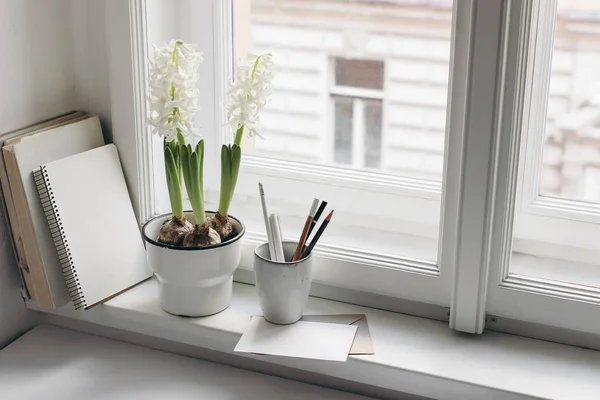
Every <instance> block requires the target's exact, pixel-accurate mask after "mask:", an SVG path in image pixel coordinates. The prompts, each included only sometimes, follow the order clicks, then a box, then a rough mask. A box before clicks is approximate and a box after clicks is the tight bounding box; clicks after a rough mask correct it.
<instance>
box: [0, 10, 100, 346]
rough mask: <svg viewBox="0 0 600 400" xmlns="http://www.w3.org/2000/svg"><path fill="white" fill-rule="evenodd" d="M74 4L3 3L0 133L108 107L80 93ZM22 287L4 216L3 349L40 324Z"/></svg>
mask: <svg viewBox="0 0 600 400" xmlns="http://www.w3.org/2000/svg"><path fill="white" fill-rule="evenodd" d="M75 3H78V1H75V0H44V1H37V0H2V1H0V54H2V57H1V61H0V90H1V93H2V96H1V97H0V133H3V132H7V131H10V130H14V129H18V128H20V127H23V126H26V125H29V124H32V123H35V122H37V121H40V120H43V119H45V118H49V117H52V116H54V115H57V114H60V113H64V112H67V111H70V110H72V109H75V108H80V107H81V108H85V109H92V108H94V107H97V108H102V107H103V105H102V104H100V105H97V104H91V103H90V102H89V101H88V100H87V98H86V96H83V95H82V94H81V93H85V92H82V90H81V82H82V81H84V80H85V77H84V76H82V75H81V74H82V73H86V74H87V72H86V71H87V70H85V71H83V72H82V70H79V75H76V74H75V72H76V67H75V66H76V62H75V61H76V59H78V60H81V59H82V56H81V55H78V56H77V57H76V52H78V51H79V52H80V51H81V49H82V48H83V47H82V46H79V47H77V46H76V45H75V43H74V40H73V37H74V36H76V34H77V32H78V31H77V26H76V25H75V24H74V21H77V20H78V18H74V14H73V13H74V8H73V6H74V5H75ZM96 17H97V18H98V19H100V20H99V21H98V20H97V21H95V23H96V25H98V24H101V23H102V20H101V17H102V15H96ZM88 39H89V38H88V37H87V36H86V37H85V40H86V41H88ZM78 54H79V53H78ZM94 57H98V58H100V60H98V59H92V60H90V62H96V63H97V65H98V67H97V68H101V65H102V64H101V61H102V60H101V58H102V55H96V54H94ZM83 59H86V58H85V57H84V58H83ZM102 84H103V83H102V82H101V81H96V82H94V84H93V87H94V88H95V89H98V90H103V87H102ZM104 86H105V87H106V86H107V85H104ZM104 90H106V89H104ZM100 98H102V97H100ZM100 103H102V101H101V100H100ZM101 111H104V110H102V109H101ZM19 287H20V278H19V276H18V271H17V267H16V262H15V258H14V254H13V251H12V247H11V241H10V236H9V229H8V226H7V222H6V219H5V217H4V216H0V348H1V347H2V346H3V345H5V344H6V343H7V342H9V341H10V340H12V339H13V338H15V337H16V336H17V335H18V334H19V333H21V332H23V331H25V330H27V329H29V328H30V327H31V326H32V325H33V324H34V323H35V313H33V312H28V311H27V310H26V308H25V306H24V303H23V300H22V299H21V296H20V288H19Z"/></svg>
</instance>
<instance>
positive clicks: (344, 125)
mask: <svg viewBox="0 0 600 400" xmlns="http://www.w3.org/2000/svg"><path fill="white" fill-rule="evenodd" d="M334 107H335V143H334V161H335V162H336V163H338V164H346V165H352V114H353V113H352V108H353V102H352V99H349V98H343V97H342V98H339V97H338V98H335V99H334Z"/></svg>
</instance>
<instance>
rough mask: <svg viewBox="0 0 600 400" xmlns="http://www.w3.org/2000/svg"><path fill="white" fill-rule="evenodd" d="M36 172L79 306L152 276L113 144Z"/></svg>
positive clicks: (87, 305) (65, 272) (69, 285)
mask: <svg viewBox="0 0 600 400" xmlns="http://www.w3.org/2000/svg"><path fill="white" fill-rule="evenodd" d="M33 173H34V177H35V181H36V186H37V189H38V192H39V194H40V200H41V202H42V207H43V210H44V213H45V215H46V219H47V220H48V226H49V228H50V233H51V235H52V239H53V241H54V246H55V247H56V250H57V252H58V256H59V259H60V264H61V268H62V272H63V275H64V277H65V282H66V284H67V289H68V292H69V296H70V298H71V300H72V301H73V304H74V306H75V308H76V309H88V308H90V307H93V306H94V305H96V304H98V303H101V302H103V301H105V300H106V299H108V298H110V297H112V296H114V295H116V294H118V293H120V292H122V291H124V290H126V289H128V288H130V287H132V286H134V285H136V284H137V283H139V282H141V281H143V280H145V279H147V278H149V277H150V276H151V275H152V274H151V272H150V270H149V269H148V267H147V264H146V256H145V250H144V244H143V242H142V238H141V236H140V232H139V228H138V224H137V220H136V218H135V214H134V211H133V207H132V205H131V200H130V198H129V194H128V191H127V186H126V184H125V178H124V176H123V171H122V169H121V163H120V162H119V156H118V154H117V148H116V147H115V146H114V145H112V144H109V145H105V146H102V147H99V148H96V149H93V150H89V151H86V152H83V153H80V154H77V155H74V156H71V157H67V158H63V159H61V160H58V161H53V162H50V163H47V164H44V165H41V166H40V168H39V169H38V170H35V171H34V172H33Z"/></svg>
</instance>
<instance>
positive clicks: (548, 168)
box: [236, 0, 600, 202]
mask: <svg viewBox="0 0 600 400" xmlns="http://www.w3.org/2000/svg"><path fill="white" fill-rule="evenodd" d="M248 13H249V15H250V18H249V21H247V26H248V28H247V30H248V31H249V32H250V35H249V38H248V41H249V43H248V45H247V46H248V47H249V50H250V51H251V52H252V53H255V54H261V53H272V54H273V57H274V59H275V61H276V63H277V65H278V67H277V68H278V69H277V75H276V78H275V81H274V84H273V87H274V90H273V100H272V102H271V103H270V104H269V105H268V106H267V107H266V108H265V109H264V111H263V112H262V116H261V121H262V131H263V136H264V137H265V138H266V140H260V139H257V140H256V141H255V149H254V153H255V154H257V155H262V156H265V157H273V158H278V159H285V160H294V161H301V162H308V163H318V164H326V165H336V166H340V167H345V168H358V169H367V170H373V171H381V172H383V173H386V174H393V175H399V176H403V177H409V178H416V179H426V180H433V181H441V179H442V172H443V154H444V137H445V126H446V105H447V104H446V103H447V96H448V75H449V65H450V60H449V57H450V43H451V41H450V35H451V18H452V2H451V1H450V0H438V1H433V0H387V1H386V0H251V1H250V3H249V4H248V6H247V8H246V13H245V14H243V15H246V16H247V14H248ZM239 14H240V13H239V12H238V13H237V14H236V15H238V16H239ZM240 20H241V19H240ZM243 24H244V21H237V22H236V26H237V27H241V26H243ZM236 35H237V36H239V34H237V33H236ZM237 36H236V41H237ZM599 123H600V2H594V1H590V0H585V1H582V0H578V1H577V0H576V1H573V0H570V1H559V9H558V18H557V23H556V37H555V43H554V53H553V62H552V69H551V81H550V89H549V98H548V115H547V127H546V132H545V142H544V143H545V144H544V161H543V167H542V176H541V180H540V192H541V194H544V195H550V196H559V197H565V198H570V199H579V200H587V201H594V202H600V129H599V126H598V124H599Z"/></svg>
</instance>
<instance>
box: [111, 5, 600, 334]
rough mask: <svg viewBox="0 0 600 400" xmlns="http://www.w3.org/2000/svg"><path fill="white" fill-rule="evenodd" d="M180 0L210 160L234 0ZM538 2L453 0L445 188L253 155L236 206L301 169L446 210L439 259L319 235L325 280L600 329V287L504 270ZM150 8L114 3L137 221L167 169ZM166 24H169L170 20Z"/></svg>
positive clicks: (405, 217)
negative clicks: (196, 62) (151, 95)
mask: <svg viewBox="0 0 600 400" xmlns="http://www.w3.org/2000/svg"><path fill="white" fill-rule="evenodd" d="M178 4H179V5H180V6H178V7H168V10H164V11H165V14H164V15H167V16H168V15H169V12H172V13H174V15H173V17H175V18H180V22H181V21H184V22H185V21H186V20H185V18H186V17H187V18H188V19H189V21H188V24H187V25H186V24H185V23H183V24H181V25H182V26H183V27H180V29H181V32H178V33H179V34H181V35H182V37H184V39H187V40H190V39H189V38H192V39H198V40H195V42H197V43H199V44H200V49H201V50H203V51H204V52H205V56H206V60H208V61H207V63H206V64H205V66H206V70H204V71H203V74H204V76H203V78H202V79H203V82H202V83H201V84H202V87H204V88H206V90H205V91H204V92H203V93H204V96H203V98H202V99H201V103H202V105H203V106H205V108H204V112H205V113H206V115H208V116H209V117H205V118H203V123H204V125H205V138H206V140H207V142H211V143H212V145H210V146H208V147H207V155H206V163H207V165H215V166H217V165H218V162H217V161H218V159H217V157H218V152H217V151H216V149H218V148H219V147H220V145H221V143H223V142H227V141H228V140H230V139H231V138H230V136H231V132H230V130H229V128H228V127H227V126H226V124H225V122H226V121H225V116H224V113H222V112H218V110H216V109H215V104H222V103H223V101H224V97H225V93H226V89H227V78H228V77H229V76H231V72H232V66H233V60H232V54H233V52H232V50H233V49H232V42H233V35H232V27H233V24H232V3H231V0H226V1H224V0H211V1H206V2H192V1H190V2H187V1H186V2H183V1H182V2H181V3H178ZM536 4H539V3H537V2H536V0H503V1H497V2H488V1H482V0H457V1H455V4H454V8H453V14H454V18H453V38H454V39H453V42H452V51H451V52H452V57H451V71H450V76H451V79H450V82H449V94H448V96H449V97H448V98H449V101H448V112H447V115H448V117H447V118H448V123H447V133H446V143H447V145H446V148H445V158H444V163H445V166H444V186H445V190H444V191H443V195H441V193H442V191H441V185H440V184H438V183H435V182H425V181H420V180H417V179H410V178H403V177H393V176H381V175H378V174H376V173H371V172H365V171H352V172H351V173H350V172H348V171H345V170H343V169H338V168H333V167H327V166H314V165H306V164H302V163H293V162H287V161H281V160H269V159H264V158H261V157H255V156H245V157H244V159H243V162H242V173H241V175H240V181H239V184H238V188H237V191H236V193H237V194H236V196H237V197H239V198H241V206H239V208H238V209H239V210H241V211H242V212H246V211H247V212H250V213H256V209H255V204H253V203H252V201H251V198H252V196H255V192H256V188H255V187H254V184H253V183H252V182H254V181H255V180H256V179H257V178H258V179H260V180H261V181H263V182H264V183H265V185H266V186H267V187H269V188H273V190H272V191H271V192H270V197H271V199H272V200H273V202H274V203H277V202H279V201H280V200H285V198H286V197H288V196H289V193H291V192H293V191H294V190H295V188H296V185H295V184H294V183H293V182H294V181H296V182H298V181H301V182H303V186H302V189H303V191H306V192H309V193H321V194H322V196H323V197H326V198H327V199H328V200H330V202H333V203H337V204H336V206H337V205H339V206H340V207H344V203H343V200H344V199H365V198H369V197H370V196H369V195H370V194H372V193H376V194H377V198H378V207H377V209H376V210H371V211H369V210H366V211H365V212H366V217H371V216H373V217H377V216H378V215H377V214H378V213H379V211H380V210H382V209H384V210H385V209H400V210H405V211H403V212H402V213H401V214H402V215H399V216H398V218H399V219H400V220H402V221H403V222H404V223H405V225H404V227H405V228H406V227H407V229H409V230H410V229H415V227H416V229H421V230H422V232H421V233H423V234H424V235H425V236H426V235H428V234H429V235H431V234H432V228H431V227H434V229H433V230H437V229H435V227H436V226H437V224H438V221H439V236H440V239H439V242H438V243H439V249H440V250H439V251H438V258H437V262H423V261H420V260H413V259H407V258H403V257H397V256H390V255H388V254H381V253H375V252H370V251H364V250H360V249H357V248H355V247H352V246H339V245H335V246H334V245H323V246H319V248H318V249H317V252H316V255H317V257H315V261H316V262H315V269H316V273H315V280H316V281H317V282H321V283H325V284H327V285H330V286H332V287H340V288H349V289H358V290H361V291H366V292H372V293H375V294H382V295H388V296H391V297H396V298H402V299H408V300H414V301H422V302H426V303H430V304H434V305H441V306H450V308H451V315H450V327H451V328H453V329H457V330H461V331H465V332H472V333H481V332H482V331H483V329H484V327H485V319H486V312H490V313H492V314H495V315H500V316H506V317H510V318H516V319H521V320H525V321H532V322H538V323H542V324H546V325H551V326H559V327H566V328H571V329H578V330H582V331H586V332H592V333H600V319H598V318H594V316H595V313H597V312H598V310H600V308H599V307H598V305H597V302H595V300H594V299H596V297H594V296H595V294H594V296H590V293H581V292H578V291H580V290H582V289H581V288H580V287H577V288H574V287H568V286H565V285H562V286H561V285H556V284H555V283H549V282H542V281H540V280H539V279H538V280H536V279H533V278H532V279H529V280H523V277H515V276H513V275H511V274H510V273H509V270H508V265H509V261H510V255H511V251H512V233H513V214H514V212H515V207H516V204H517V200H516V193H517V187H518V182H517V171H518V160H519V157H518V155H519V146H520V137H521V130H520V129H519V128H520V127H521V126H522V125H521V123H522V121H523V119H524V118H525V117H524V116H523V114H522V112H521V111H520V110H521V108H522V107H521V106H522V102H523V101H524V98H525V85H524V77H525V76H526V73H525V72H526V68H524V66H523V65H524V63H523V60H525V59H526V57H527V55H528V51H529V46H526V45H525V44H529V43H530V42H529V41H528V40H529V36H528V35H529V34H530V33H531V31H532V29H533V27H532V25H531V24H530V23H529V22H528V21H530V19H528V18H530V16H531V13H532V12H534V11H535V5H536ZM180 7H181V8H180ZM192 16H193V17H192ZM147 17H148V15H147V5H146V0H129V1H127V2H125V1H109V2H108V3H107V26H108V27H109V28H110V29H107V35H108V36H107V39H108V56H109V65H110V70H111V76H110V88H111V117H112V118H111V119H112V127H113V129H112V130H113V136H114V142H115V143H116V144H117V146H118V147H119V149H120V155H121V159H122V161H123V165H124V169H125V173H126V178H127V181H128V184H129V187H130V190H131V194H132V199H133V202H134V205H135V209H136V214H137V216H138V218H139V219H140V221H143V220H145V219H147V218H149V217H150V216H152V215H153V214H154V212H155V210H156V207H157V201H156V185H158V183H155V182H154V180H153V179H151V178H152V177H153V176H154V172H155V171H157V170H160V168H157V166H156V164H157V163H158V164H160V163H159V162H158V161H160V160H158V159H157V157H155V155H156V152H155V151H153V149H154V150H155V145H156V143H155V139H154V138H152V137H151V136H150V135H149V133H148V129H147V126H146V124H145V121H146V112H145V106H144V104H145V102H144V99H145V90H146V81H145V71H147V62H148V54H147V47H146V45H147V37H148V33H147V27H146V24H147ZM165 18H166V17H165ZM192 22H193V23H192ZM169 34H170V35H172V34H173V32H165V35H169ZM155 36H156V35H155ZM525 39H527V41H526V40H525ZM190 41H194V40H190ZM327 95H329V94H327ZM518 96H521V97H518ZM211 116H212V117H211ZM211 148H212V151H211ZM206 170H207V177H206V182H207V183H206V185H207V193H208V198H209V201H210V200H211V199H215V198H216V197H215V194H216V192H215V189H217V188H218V168H212V169H211V168H207V169H206ZM246 199H248V200H247V201H246ZM519 200H520V199H519ZM282 204H283V206H282V207H285V206H286V204H285V202H284V201H282ZM288 206H289V204H288ZM291 206H292V207H296V206H295V205H294V204H292V205H291ZM209 207H210V206H209ZM244 207H247V210H245V209H244ZM301 212H304V211H303V210H302V211H301ZM342 223H343V222H342ZM433 235H436V232H433ZM264 240H265V237H264V235H262V234H261V233H259V232H248V233H247V235H246V237H245V239H244V242H243V243H244V244H243V247H244V250H243V258H242V264H241V266H240V268H242V269H246V270H251V268H252V267H251V265H252V250H253V248H254V246H255V245H256V244H257V243H258V242H261V241H264ZM591 300H594V301H591ZM525 304H526V305H527V306H526V307H524V306H523V305H525Z"/></svg>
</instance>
